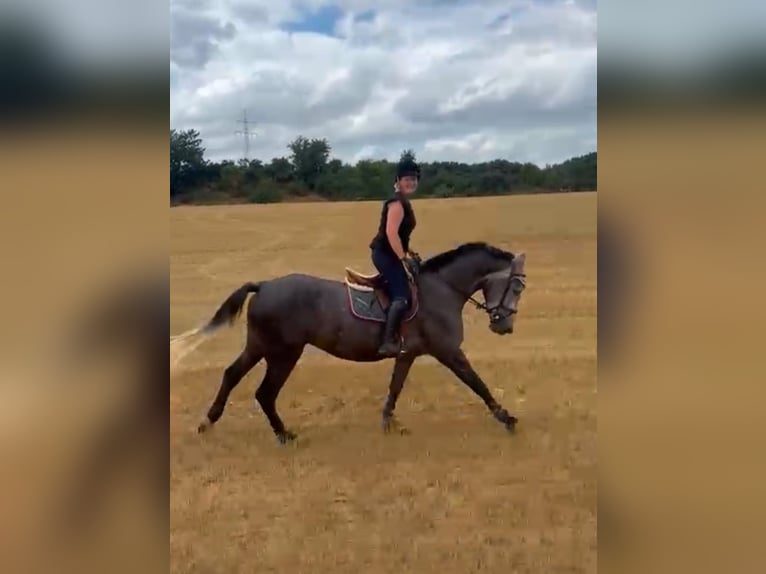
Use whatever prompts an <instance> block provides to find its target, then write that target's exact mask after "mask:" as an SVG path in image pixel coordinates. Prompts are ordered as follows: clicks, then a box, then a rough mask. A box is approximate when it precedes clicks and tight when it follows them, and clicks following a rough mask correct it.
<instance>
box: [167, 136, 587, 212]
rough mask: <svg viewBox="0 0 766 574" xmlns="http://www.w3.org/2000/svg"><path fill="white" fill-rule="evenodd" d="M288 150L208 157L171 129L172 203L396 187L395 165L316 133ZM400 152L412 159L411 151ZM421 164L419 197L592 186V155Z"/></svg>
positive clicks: (383, 192)
mask: <svg viewBox="0 0 766 574" xmlns="http://www.w3.org/2000/svg"><path fill="white" fill-rule="evenodd" d="M287 148H288V150H289V151H290V154H289V155H286V156H284V157H276V158H273V159H272V160H271V161H270V162H268V163H263V162H262V161H261V160H257V159H255V160H249V161H246V160H240V161H236V162H235V161H230V160H224V161H220V162H213V161H208V160H206V159H205V148H204V147H203V142H202V138H201V137H200V134H199V132H197V131H196V130H193V129H189V130H181V131H179V130H174V129H171V130H170V201H171V205H177V204H190V203H238V202H243V203H273V202H280V201H297V200H301V199H304V200H305V199H316V200H321V199H324V200H329V201H333V200H336V201H337V200H345V201H348V200H362V199H383V198H385V197H387V196H388V195H390V194H391V192H392V190H393V181H394V174H395V173H396V163H395V162H390V161H387V160H362V161H359V162H357V164H356V165H349V164H346V163H343V162H342V161H341V160H339V159H335V158H331V151H332V150H331V147H330V144H329V143H328V142H327V140H325V139H321V138H312V139H309V138H306V137H304V136H298V137H296V138H295V139H294V140H293V141H292V142H290V144H289V145H288V146H287ZM401 156H402V157H404V156H409V157H411V158H413V159H416V158H415V153H414V152H413V151H412V150H410V149H407V150H404V151H403V152H402V154H401ZM420 167H421V175H422V182H421V185H420V187H418V196H419V197H461V196H482V195H504V194H513V193H550V192H558V191H592V190H595V189H596V152H592V153H589V154H586V155H583V156H579V157H574V158H571V159H568V160H567V161H565V162H563V163H559V164H555V165H547V166H545V167H543V168H540V167H538V166H537V165H535V164H533V163H519V162H511V161H507V160H504V159H496V160H492V161H489V162H483V163H474V164H467V163H461V162H443V161H440V162H430V163H425V162H420Z"/></svg>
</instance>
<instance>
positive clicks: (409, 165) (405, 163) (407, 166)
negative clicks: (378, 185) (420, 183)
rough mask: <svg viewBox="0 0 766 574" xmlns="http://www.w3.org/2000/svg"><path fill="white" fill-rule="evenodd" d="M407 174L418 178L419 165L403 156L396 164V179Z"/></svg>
mask: <svg viewBox="0 0 766 574" xmlns="http://www.w3.org/2000/svg"><path fill="white" fill-rule="evenodd" d="M409 175H414V176H415V177H417V178H418V179H420V166H419V165H418V164H417V163H415V162H414V161H413V160H411V159H409V158H405V159H403V160H401V161H400V162H399V164H398V165H397V166H396V181H399V180H400V179H401V178H403V177H407V176H409Z"/></svg>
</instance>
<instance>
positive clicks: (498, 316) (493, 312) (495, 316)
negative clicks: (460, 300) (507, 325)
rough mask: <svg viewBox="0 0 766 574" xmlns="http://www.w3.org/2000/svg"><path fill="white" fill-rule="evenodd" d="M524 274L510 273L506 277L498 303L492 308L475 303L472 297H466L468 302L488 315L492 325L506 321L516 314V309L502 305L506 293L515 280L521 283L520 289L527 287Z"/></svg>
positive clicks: (484, 304)
mask: <svg viewBox="0 0 766 574" xmlns="http://www.w3.org/2000/svg"><path fill="white" fill-rule="evenodd" d="M526 277H527V275H526V273H511V274H510V275H508V282H507V283H506V284H505V289H503V294H502V295H501V296H500V302H499V303H498V304H497V305H493V306H492V307H489V306H487V304H486V303H480V302H479V301H476V299H474V298H473V295H471V296H469V297H468V300H469V301H470V302H471V303H473V304H474V306H475V307H476V308H477V309H482V310H483V311H486V312H487V315H489V320H490V321H491V322H493V323H495V322H497V321H501V320H503V319H506V318H508V317H510V316H511V315H514V314H516V312H517V311H516V309H509V308H508V307H506V306H505V305H503V303H504V302H505V298H506V297H507V296H508V291H510V289H511V285H512V284H513V280H514V279H516V280H518V281H519V282H520V283H521V286H522V288H524V287H526V286H527V280H526Z"/></svg>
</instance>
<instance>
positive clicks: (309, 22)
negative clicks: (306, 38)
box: [281, 5, 343, 36]
mask: <svg viewBox="0 0 766 574" xmlns="http://www.w3.org/2000/svg"><path fill="white" fill-rule="evenodd" d="M342 17H343V10H341V9H340V8H339V7H338V6H335V5H324V6H321V7H320V8H319V9H318V10H316V11H313V12H312V11H306V12H304V13H303V14H301V18H300V19H299V20H295V21H292V22H285V23H284V24H282V26H281V28H282V29H283V30H286V31H287V32H298V33H300V32H314V33H316V34H324V35H325V36H334V35H335V24H337V23H338V20H340V19H341V18H342Z"/></svg>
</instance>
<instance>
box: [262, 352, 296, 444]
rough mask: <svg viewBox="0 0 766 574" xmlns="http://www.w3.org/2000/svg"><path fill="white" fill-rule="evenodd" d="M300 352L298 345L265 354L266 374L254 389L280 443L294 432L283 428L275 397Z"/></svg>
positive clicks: (289, 437) (288, 375)
mask: <svg viewBox="0 0 766 574" xmlns="http://www.w3.org/2000/svg"><path fill="white" fill-rule="evenodd" d="M302 353H303V347H298V348H291V349H285V350H281V351H279V353H275V354H271V353H270V354H269V355H267V357H266V364H267V368H266V375H265V376H264V377H263V381H262V382H261V384H260V386H259V387H258V390H257V391H255V399H256V400H257V401H258V404H259V405H261V408H262V409H263V413H264V414H265V415H266V418H267V419H269V424H271V428H272V430H273V431H274V434H275V435H277V439H278V440H279V442H281V443H282V444H285V443H287V442H289V441H291V440H293V439H295V434H294V433H292V432H290V431H289V430H287V429H286V428H285V425H284V423H283V422H282V419H280V418H279V415H278V414H277V397H278V396H279V392H280V391H281V390H282V387H283V386H284V384H285V382H287V379H288V378H289V377H290V374H291V373H292V372H293V369H294V368H295V365H296V364H297V363H298V359H300V357H301V354H302Z"/></svg>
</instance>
